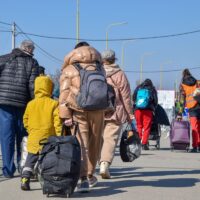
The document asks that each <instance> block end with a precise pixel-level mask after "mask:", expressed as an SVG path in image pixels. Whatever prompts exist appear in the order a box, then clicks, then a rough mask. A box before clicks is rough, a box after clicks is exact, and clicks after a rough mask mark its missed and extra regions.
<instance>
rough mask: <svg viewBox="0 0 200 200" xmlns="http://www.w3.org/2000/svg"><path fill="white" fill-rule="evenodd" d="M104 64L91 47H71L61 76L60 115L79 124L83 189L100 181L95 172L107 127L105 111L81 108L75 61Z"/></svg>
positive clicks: (65, 121) (85, 64)
mask: <svg viewBox="0 0 200 200" xmlns="http://www.w3.org/2000/svg"><path fill="white" fill-rule="evenodd" d="M97 62H98V63H102V60H101V55H100V53H99V52H98V51H97V50H96V49H95V48H93V47H91V46H81V47H79V48H76V49H74V50H72V51H71V52H70V53H69V54H68V55H67V56H66V57H65V59H64V65H63V67H62V74H61V77H60V97H59V114H60V118H62V119H63V121H64V123H65V124H66V125H69V126H70V125H72V121H76V122H78V124H79V129H80V134H78V140H79V142H80V145H81V150H82V151H81V152H82V161H81V172H80V178H81V184H80V187H79V188H78V191H80V192H88V191H89V187H93V186H94V185H96V183H97V178H96V177H95V176H94V175H93V174H94V172H95V168H96V163H97V161H98V159H99V153H100V147H101V137H102V133H103V128H104V110H96V111H84V110H82V109H81V108H79V107H78V105H77V103H76V96H77V95H78V93H79V91H80V75H79V72H78V71H77V70H76V68H75V67H74V66H73V64H74V63H79V64H80V65H81V67H83V68H85V67H86V66H87V70H94V69H95V67H94V66H95V65H96V63H97Z"/></svg>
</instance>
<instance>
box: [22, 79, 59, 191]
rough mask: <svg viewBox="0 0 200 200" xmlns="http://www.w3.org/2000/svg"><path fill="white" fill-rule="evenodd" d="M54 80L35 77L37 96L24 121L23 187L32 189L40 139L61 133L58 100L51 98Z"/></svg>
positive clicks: (35, 92)
mask: <svg viewBox="0 0 200 200" xmlns="http://www.w3.org/2000/svg"><path fill="white" fill-rule="evenodd" d="M52 91H53V82H52V80H51V79H50V77H48V76H40V77H37V78H36V79H35V89H34V94H35V98H34V99H33V100H32V101H30V102H29V103H28V105H27V107H26V110H25V113H24V117H23V122H24V127H25V128H26V130H27V132H28V142H27V149H28V156H27V159H26V162H25V166H24V168H23V170H22V179H21V189H22V190H30V177H31V175H32V172H33V169H34V166H35V164H36V162H37V160H38V158H39V151H40V150H41V148H42V146H41V145H40V144H39V142H40V140H42V139H46V138H48V137H49V136H51V135H60V134H61V120H60V118H59V115H58V102H57V101H56V100H53V99H52V98H51V96H52Z"/></svg>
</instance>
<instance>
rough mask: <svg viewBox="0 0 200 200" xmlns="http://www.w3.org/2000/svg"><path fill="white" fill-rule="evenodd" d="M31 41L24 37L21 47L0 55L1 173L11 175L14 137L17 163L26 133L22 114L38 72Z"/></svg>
mask: <svg viewBox="0 0 200 200" xmlns="http://www.w3.org/2000/svg"><path fill="white" fill-rule="evenodd" d="M33 51H34V44H33V42H32V41H29V40H25V41H23V42H22V43H21V45H20V48H16V49H13V50H12V52H11V53H9V54H6V55H3V56H0V140H1V152H2V157H3V168H2V171H3V175H4V176H5V177H7V178H12V177H13V175H14V172H15V170H16V167H15V164H14V151H15V138H16V144H17V163H18V166H19V163H20V159H21V151H20V144H21V141H22V137H23V136H24V135H25V129H24V127H23V114H24V110H25V107H26V104H27V103H28V101H29V100H30V99H32V98H33V97H34V80H35V78H36V76H38V62H37V60H35V59H34V58H33Z"/></svg>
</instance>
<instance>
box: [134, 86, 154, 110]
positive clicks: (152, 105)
mask: <svg viewBox="0 0 200 200" xmlns="http://www.w3.org/2000/svg"><path fill="white" fill-rule="evenodd" d="M140 88H142V89H148V90H150V94H151V97H150V102H149V104H148V106H147V107H146V108H145V110H152V111H154V112H155V109H156V107H157V105H158V96H157V91H156V89H155V87H154V86H151V85H148V84H145V83H143V84H141V85H139V86H137V87H136V89H135V91H134V93H133V105H134V110H136V109H138V108H136V107H135V102H136V97H137V92H138V90H139V89H140Z"/></svg>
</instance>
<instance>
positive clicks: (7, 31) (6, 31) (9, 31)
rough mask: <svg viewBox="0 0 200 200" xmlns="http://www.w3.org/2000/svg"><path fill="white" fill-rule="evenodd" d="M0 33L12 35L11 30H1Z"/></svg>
mask: <svg viewBox="0 0 200 200" xmlns="http://www.w3.org/2000/svg"><path fill="white" fill-rule="evenodd" d="M0 32H5V33H11V32H12V31H11V30H0Z"/></svg>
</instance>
